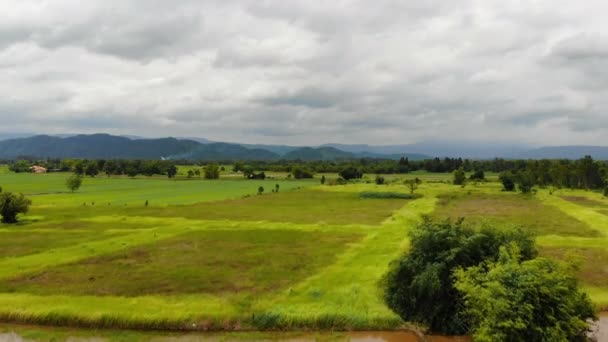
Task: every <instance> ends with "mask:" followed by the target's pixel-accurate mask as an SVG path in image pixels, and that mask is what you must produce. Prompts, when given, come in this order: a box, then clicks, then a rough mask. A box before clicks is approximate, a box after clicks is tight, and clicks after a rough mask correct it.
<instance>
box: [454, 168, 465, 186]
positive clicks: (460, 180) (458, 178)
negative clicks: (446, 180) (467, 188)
mask: <svg viewBox="0 0 608 342" xmlns="http://www.w3.org/2000/svg"><path fill="white" fill-rule="evenodd" d="M466 181H467V175H466V173H465V172H464V170H463V169H462V168H460V169H458V170H456V171H454V180H453V183H454V185H464V184H465V183H466Z"/></svg>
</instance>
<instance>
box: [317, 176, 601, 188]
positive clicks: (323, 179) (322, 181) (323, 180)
mask: <svg viewBox="0 0 608 342" xmlns="http://www.w3.org/2000/svg"><path fill="white" fill-rule="evenodd" d="M323 184H325V175H323V176H321V185H323ZM606 189H608V188H606Z"/></svg>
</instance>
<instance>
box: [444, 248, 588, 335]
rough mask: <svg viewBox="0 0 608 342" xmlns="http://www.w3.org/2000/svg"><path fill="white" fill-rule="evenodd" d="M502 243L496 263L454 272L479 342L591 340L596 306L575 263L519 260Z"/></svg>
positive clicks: (511, 250) (456, 284)
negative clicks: (579, 279) (581, 283)
mask: <svg viewBox="0 0 608 342" xmlns="http://www.w3.org/2000/svg"><path fill="white" fill-rule="evenodd" d="M521 259H522V258H521V257H520V253H519V250H518V248H517V247H516V246H503V247H501V249H500V256H499V258H498V261H497V262H490V263H489V264H482V265H479V266H473V267H470V268H468V269H466V270H464V269H460V270H458V271H457V272H456V273H455V276H456V279H457V281H456V283H455V287H456V288H457V289H458V290H459V291H460V292H461V293H462V294H463V296H464V299H465V313H466V315H467V316H468V317H469V318H470V319H471V323H472V334H473V339H474V340H475V341H480V342H484V341H487V342H494V341H564V342H567V341H587V340H588V338H587V333H588V332H589V331H590V323H589V320H592V319H595V314H594V309H593V305H592V304H591V301H590V300H589V298H588V297H587V295H586V294H585V293H583V292H582V291H580V290H579V288H578V283H577V280H576V277H575V275H574V272H573V269H572V267H568V266H566V265H563V264H560V263H558V262H555V261H552V260H549V259H545V258H537V259H533V260H527V261H523V262H522V261H521Z"/></svg>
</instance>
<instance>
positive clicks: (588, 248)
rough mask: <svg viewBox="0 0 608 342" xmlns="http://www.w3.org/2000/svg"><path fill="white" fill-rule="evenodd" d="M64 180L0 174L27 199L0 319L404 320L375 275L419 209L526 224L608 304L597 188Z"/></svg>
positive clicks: (174, 322)
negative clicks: (77, 185) (76, 184)
mask: <svg viewBox="0 0 608 342" xmlns="http://www.w3.org/2000/svg"><path fill="white" fill-rule="evenodd" d="M180 170H181V169H180ZM186 170H187V169H186ZM182 171H183V170H182ZM67 176H68V175H67V174H46V175H33V174H11V173H7V172H3V171H0V186H2V187H3V189H4V190H5V191H13V192H23V193H25V194H27V195H28V196H29V197H30V198H31V199H32V201H33V205H32V207H31V210H30V212H29V213H28V214H27V215H25V216H22V217H21V222H20V223H19V224H16V225H0V321H3V322H20V323H35V324H46V325H69V326H82V327H97V328H146V329H182V330H203V329H216V330H226V329H228V330H233V329H255V330H265V329H277V328H278V329H283V330H293V329H322V330H330V329H392V328H398V327H401V326H403V325H404V324H405V323H404V322H402V321H401V320H400V319H399V318H398V317H397V316H396V315H395V314H393V313H392V312H391V311H390V310H389V309H388V308H387V307H386V306H385V305H384V304H383V302H382V299H381V294H380V293H379V290H378V281H379V279H380V278H381V277H382V276H383V274H384V273H385V272H386V270H387V267H388V264H389V263H390V262H391V261H392V260H394V259H395V258H396V257H397V256H399V254H400V253H403V252H404V251H405V250H406V249H407V247H408V241H407V237H406V236H407V235H406V233H407V230H408V229H409V228H411V227H412V226H414V225H416V224H417V223H418V222H420V220H421V218H422V215H430V216H432V217H435V218H437V219H446V218H452V219H455V218H458V217H462V216H464V217H466V221H465V222H468V223H470V224H474V225H484V224H491V225H494V226H497V227H502V226H506V225H518V226H522V227H524V229H528V230H530V231H532V232H534V233H535V234H537V236H538V237H537V241H538V244H539V247H540V252H541V254H543V255H546V256H549V257H552V258H557V259H566V258H567V259H576V260H580V263H581V269H580V272H579V275H580V279H581V282H582V284H583V285H584V287H585V289H586V290H587V291H588V292H589V294H590V295H591V297H592V299H593V300H594V302H595V303H596V304H597V305H598V307H601V308H603V309H606V308H608V270H606V269H605V268H602V267H604V266H603V265H606V263H607V262H608V215H606V214H605V212H606V210H607V208H608V200H607V199H605V198H603V197H602V196H601V195H600V194H598V193H594V192H585V191H569V190H558V191H555V192H553V193H550V192H549V191H548V190H543V189H541V190H540V191H539V192H538V194H536V195H530V196H524V195H520V194H515V193H512V194H511V193H505V192H502V191H501V190H500V185H499V184H498V183H496V182H488V183H479V184H476V185H473V184H471V185H468V186H467V187H465V188H461V187H459V186H454V185H451V184H448V183H449V179H450V175H430V174H422V173H421V174H410V175H406V176H404V177H397V176H391V177H388V176H387V178H389V179H394V180H396V181H394V182H393V183H391V184H390V185H375V184H373V182H372V183H366V182H365V179H364V180H363V182H360V183H356V184H349V185H343V186H320V185H319V182H318V179H312V180H305V181H296V180H288V179H286V177H282V176H281V175H279V174H277V175H274V174H273V176H274V177H276V178H275V179H267V180H264V181H258V180H244V179H242V177H235V176H234V175H230V174H229V172H227V174H225V175H223V177H222V179H220V180H214V181H209V180H202V179H199V178H195V179H190V180H187V179H184V177H181V178H179V179H178V180H169V179H166V178H160V177H152V178H148V177H139V178H136V179H129V178H126V177H112V178H108V177H97V178H86V179H85V181H84V184H83V186H82V188H81V189H80V190H79V191H78V192H75V193H70V192H67V191H66V190H65V185H64V182H65V178H66V177H67ZM334 176H335V175H334ZM367 177H368V178H367V179H372V180H373V177H374V175H368V176H367ZM406 177H408V178H413V177H419V178H421V179H423V180H424V182H423V183H422V184H421V185H420V188H419V189H418V190H417V191H416V193H417V194H419V195H421V196H420V197H418V198H416V199H407V198H403V197H407V196H399V194H408V193H409V189H408V188H407V187H406V186H405V185H403V182H402V181H401V180H402V179H405V178H406ZM279 179H280V180H279ZM275 184H279V189H280V190H279V192H278V193H272V192H271V189H274V187H275ZM259 186H263V187H264V188H265V192H264V194H262V195H257V194H256V193H257V190H258V187H259ZM374 192H383V193H390V194H385V195H377V196H376V195H374V194H373V193H374ZM362 193H365V195H364V196H363V195H362ZM370 193H371V195H370ZM146 201H148V202H149V205H148V206H145V204H144V203H145V202H146Z"/></svg>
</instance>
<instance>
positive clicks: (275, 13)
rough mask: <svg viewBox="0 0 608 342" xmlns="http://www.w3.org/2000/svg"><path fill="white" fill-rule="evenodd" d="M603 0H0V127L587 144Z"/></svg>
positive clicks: (599, 68)
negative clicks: (579, 0) (583, 0)
mask: <svg viewBox="0 0 608 342" xmlns="http://www.w3.org/2000/svg"><path fill="white" fill-rule="evenodd" d="M606 10H608V4H606V3H605V2H601V1H598V0H590V1H586V2H584V3H576V2H571V1H563V0H555V1H550V0H540V1H534V2H508V1H507V2H505V1H499V0H488V1H472V0H454V1H447V2H446V1H434V0H433V1H423V2H421V1H397V0H381V1H376V2H369V1H365V0H347V1H334V2H326V1H297V0H296V1H289V2H285V1H257V0H241V1H239V0H224V1H220V0H210V1H204V2H201V1H195V0H176V1H170V2H169V1H164V0H133V1H120V0H104V1H102V0H89V1H86V2H82V1H76V0H56V1H52V2H49V1H41V0H40V1H39V0H7V1H4V2H2V4H0V13H2V15H1V16H0V19H1V20H0V95H1V96H0V120H2V122H3V123H6V124H4V125H3V127H1V128H0V131H3V132H4V131H16V132H17V131H21V132H39V133H61V132H97V131H104V132H109V133H118V134H132V135H140V136H202V137H207V138H210V139H214V140H225V141H243V142H251V143H285V144H319V143H323V142H328V141H331V142H343V143H371V144H394V143H410V142H415V141H417V140H433V139H444V140H445V139H451V140H455V139H456V140H457V139H466V140H474V139H479V140H501V141H509V140H510V141H516V142H527V143H530V144H559V145H563V144H567V143H587V144H593V143H597V142H598V141H600V140H598V137H599V136H601V132H602V131H604V132H605V131H606V129H608V121H606V119H605V118H606V114H605V108H606V105H608V103H607V102H608V100H605V99H608V96H607V95H608V94H607V89H608V71H607V70H608V65H607V64H608V62H607V61H608V58H607V57H608V24H606V21H605V20H604V16H603V15H602V13H605V11H606Z"/></svg>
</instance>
